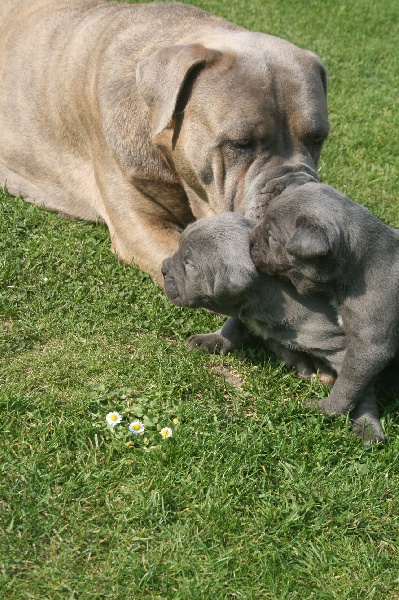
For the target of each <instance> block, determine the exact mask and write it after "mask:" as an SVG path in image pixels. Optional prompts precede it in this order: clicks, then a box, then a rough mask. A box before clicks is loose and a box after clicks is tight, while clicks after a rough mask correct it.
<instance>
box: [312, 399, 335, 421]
mask: <svg viewBox="0 0 399 600" xmlns="http://www.w3.org/2000/svg"><path fill="white" fill-rule="evenodd" d="M305 408H306V409H307V410H308V411H309V412H312V413H317V414H319V415H323V416H325V417H331V418H333V417H336V416H338V415H339V414H340V413H339V412H336V411H335V410H334V408H333V407H332V406H331V403H330V402H329V398H328V397H327V398H323V399H322V400H318V399H317V398H312V399H311V400H308V401H307V402H305Z"/></svg>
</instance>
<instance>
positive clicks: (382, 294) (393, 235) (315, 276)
mask: <svg viewBox="0 0 399 600" xmlns="http://www.w3.org/2000/svg"><path fill="white" fill-rule="evenodd" d="M293 191H294V190H293ZM251 240H252V243H253V246H252V251H251V254H252V258H253V261H254V263H255V264H256V266H257V267H258V268H260V269H262V270H263V271H264V272H265V273H268V274H269V275H278V276H281V277H283V278H284V279H286V280H289V281H290V282H291V283H292V284H293V285H294V286H295V287H296V289H297V290H298V291H299V292H300V293H301V294H307V295H310V296H309V297H311V294H313V293H316V294H320V293H322V294H323V295H324V296H325V297H326V298H328V299H329V300H330V301H332V302H333V303H334V304H335V305H336V307H337V310H338V311H339V314H340V318H341V319H342V323H343V328H344V331H345V334H346V339H347V349H346V352H345V358H344V361H343V364H342V368H341V371H340V373H339V376H338V378H337V381H336V383H335V385H334V387H333V389H332V391H331V394H330V396H329V397H328V398H326V399H323V400H321V401H320V402H319V403H318V406H319V408H320V409H321V410H322V412H324V413H327V414H330V415H336V414H343V413H344V412H346V411H348V410H353V409H354V408H355V407H356V405H357V403H358V402H359V401H361V398H362V395H363V394H364V393H365V391H366V390H367V389H368V388H369V386H370V385H372V383H373V381H374V379H375V378H376V377H377V375H378V374H379V373H381V371H382V370H383V369H384V368H385V367H386V366H387V365H388V363H389V362H390V361H391V360H392V359H393V358H394V357H395V355H397V352H398V347H399V231H398V230H396V229H394V228H392V227H389V226H388V225H385V224H384V223H382V222H381V221H380V220H379V219H377V217H375V216H374V215H373V214H372V213H371V212H370V211H369V210H367V209H366V208H365V207H363V206H361V205H359V204H357V203H356V202H353V201H352V200H350V199H349V198H347V197H346V196H344V195H343V194H341V193H340V192H338V191H336V190H334V189H333V188H331V187H329V186H326V185H321V184H316V183H312V184H306V185H304V186H303V187H302V188H301V189H298V190H296V193H291V192H290V191H289V190H286V191H285V192H284V193H283V194H282V195H281V197H279V198H276V199H274V200H273V202H272V203H271V204H270V206H269V207H268V209H267V210H266V213H265V217H264V220H263V221H262V222H261V223H260V224H258V226H257V227H256V228H255V229H254V231H253V232H252V234H251Z"/></svg>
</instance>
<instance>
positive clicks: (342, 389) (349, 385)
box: [313, 342, 394, 416]
mask: <svg viewBox="0 0 399 600" xmlns="http://www.w3.org/2000/svg"><path fill="white" fill-rule="evenodd" d="M390 350H391V349H390V345H389V344H379V345H377V344H372V343H369V345H368V346H367V345H366V343H365V342H364V343H363V344H362V345H361V346H360V345H356V346H355V345H354V344H351V343H350V342H349V344H348V347H347V349H346V352H345V356H344V360H343V363H342V367H341V369H340V372H339V373H338V377H337V380H336V382H335V384H334V386H333V388H332V390H331V393H330V395H329V396H328V397H327V398H324V399H322V400H319V401H314V402H313V407H314V408H317V409H318V410H319V411H320V412H321V413H322V414H326V415H330V416H338V415H342V414H345V413H346V412H348V411H353V410H355V408H356V407H357V404H358V402H359V401H361V399H362V398H363V397H364V396H365V395H366V394H367V389H368V387H369V385H371V384H372V382H373V381H374V379H375V377H377V375H378V374H379V373H380V372H381V371H382V370H383V369H384V367H385V366H386V365H387V364H388V362H389V361H390V360H391V358H392V356H393V355H394V350H392V351H390Z"/></svg>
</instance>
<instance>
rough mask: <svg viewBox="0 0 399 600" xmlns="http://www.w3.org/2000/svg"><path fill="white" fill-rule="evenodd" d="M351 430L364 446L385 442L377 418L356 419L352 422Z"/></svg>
mask: <svg viewBox="0 0 399 600" xmlns="http://www.w3.org/2000/svg"><path fill="white" fill-rule="evenodd" d="M352 431H353V433H354V435H355V436H356V437H357V438H359V439H360V440H362V442H363V445H364V446H372V445H375V444H379V445H383V444H385V443H386V439H385V435H384V432H383V430H382V427H381V424H380V422H379V420H375V419H367V418H366V419H357V420H356V421H353V423H352Z"/></svg>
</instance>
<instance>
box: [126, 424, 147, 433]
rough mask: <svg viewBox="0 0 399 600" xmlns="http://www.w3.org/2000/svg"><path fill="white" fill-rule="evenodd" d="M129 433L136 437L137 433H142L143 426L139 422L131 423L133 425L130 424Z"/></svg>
mask: <svg viewBox="0 0 399 600" xmlns="http://www.w3.org/2000/svg"><path fill="white" fill-rule="evenodd" d="M129 431H131V432H132V433H134V435H137V434H138V433H143V431H144V425H143V423H141V422H140V421H133V423H130V425H129Z"/></svg>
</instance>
